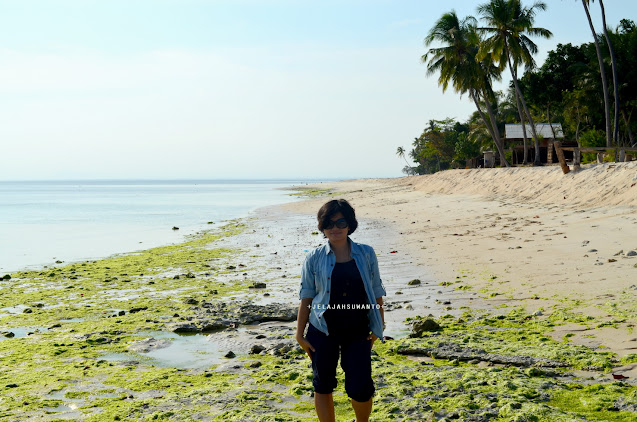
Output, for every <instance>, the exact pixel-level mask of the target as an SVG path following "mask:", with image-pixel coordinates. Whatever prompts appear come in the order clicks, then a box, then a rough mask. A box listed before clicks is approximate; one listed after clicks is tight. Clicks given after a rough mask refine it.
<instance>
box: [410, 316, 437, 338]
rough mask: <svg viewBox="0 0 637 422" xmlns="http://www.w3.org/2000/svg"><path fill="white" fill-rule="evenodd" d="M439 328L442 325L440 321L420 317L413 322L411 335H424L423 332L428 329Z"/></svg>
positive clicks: (434, 329)
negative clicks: (439, 323)
mask: <svg viewBox="0 0 637 422" xmlns="http://www.w3.org/2000/svg"><path fill="white" fill-rule="evenodd" d="M439 329H440V325H438V323H437V322H436V321H434V320H433V319H431V318H427V319H419V320H417V321H415V322H414V323H413V324H412V326H411V333H410V334H409V337H413V338H418V337H422V335H423V333H424V332H426V331H438V330H439Z"/></svg>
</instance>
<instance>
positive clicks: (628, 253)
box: [626, 251, 637, 256]
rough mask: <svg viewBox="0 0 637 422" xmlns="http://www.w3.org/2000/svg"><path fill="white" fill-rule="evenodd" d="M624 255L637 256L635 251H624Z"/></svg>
mask: <svg viewBox="0 0 637 422" xmlns="http://www.w3.org/2000/svg"><path fill="white" fill-rule="evenodd" d="M626 256H637V251H628V252H626Z"/></svg>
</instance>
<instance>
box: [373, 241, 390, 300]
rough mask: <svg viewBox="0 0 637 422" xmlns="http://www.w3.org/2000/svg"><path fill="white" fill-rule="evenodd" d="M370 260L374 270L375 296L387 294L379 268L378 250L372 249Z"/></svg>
mask: <svg viewBox="0 0 637 422" xmlns="http://www.w3.org/2000/svg"><path fill="white" fill-rule="evenodd" d="M370 261H371V271H372V290H373V292H374V297H375V298H376V299H378V298H379V297H383V296H385V295H386V294H387V292H386V291H385V287H384V286H383V282H382V280H381V279H380V271H379V270H378V258H377V257H376V252H374V251H372V253H371V256H370Z"/></svg>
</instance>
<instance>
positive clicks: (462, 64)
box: [421, 11, 509, 167]
mask: <svg viewBox="0 0 637 422" xmlns="http://www.w3.org/2000/svg"><path fill="white" fill-rule="evenodd" d="M476 23H477V21H476V19H475V18H473V17H471V16H469V17H466V18H465V19H462V20H460V19H459V18H458V16H457V15H456V12H455V11H451V12H449V13H445V14H444V15H443V16H442V17H441V18H440V19H439V20H438V21H437V22H436V23H435V25H434V27H433V28H432V29H431V30H430V31H429V34H428V35H427V37H426V38H425V45H427V46H429V45H431V44H432V43H434V42H437V43H441V44H442V47H438V48H430V49H429V50H428V51H427V53H426V54H424V55H423V56H422V58H421V59H422V62H423V63H427V75H432V74H434V73H436V72H440V76H439V78H438V85H440V86H442V92H445V91H446V90H447V88H448V86H449V84H450V83H451V84H452V86H453V88H454V90H455V91H457V92H459V93H460V94H464V93H467V92H468V93H469V96H470V97H471V99H472V100H473V102H474V104H475V105H476V108H477V109H478V112H479V113H480V116H481V117H482V119H483V121H484V124H485V126H486V127H487V130H488V131H489V133H490V134H491V137H492V138H493V140H494V142H495V144H496V148H497V149H498V152H499V154H500V160H501V162H502V164H503V165H506V166H507V167H508V166H509V163H508V162H507V160H506V158H505V155H504V147H503V144H502V141H501V139H500V132H499V130H498V126H497V122H496V119H495V114H494V112H493V103H494V101H493V100H492V99H493V98H494V97H495V96H494V95H493V91H492V89H491V80H492V79H494V78H498V77H499V73H498V72H497V71H495V69H494V67H493V66H492V65H491V62H490V61H488V60H486V61H484V62H482V63H480V62H478V61H477V60H476V54H477V52H478V47H479V36H478V34H477V32H476V30H475V28H476ZM481 100H484V102H485V104H486V109H487V113H488V115H489V120H487V118H486V116H485V114H484V112H483V111H482V108H481V106H480V103H481Z"/></svg>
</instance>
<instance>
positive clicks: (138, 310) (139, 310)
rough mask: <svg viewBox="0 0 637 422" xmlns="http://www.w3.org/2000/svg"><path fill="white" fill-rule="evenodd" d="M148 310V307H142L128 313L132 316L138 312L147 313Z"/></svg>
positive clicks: (131, 309)
mask: <svg viewBox="0 0 637 422" xmlns="http://www.w3.org/2000/svg"><path fill="white" fill-rule="evenodd" d="M147 309H148V306H141V307H139V308H130V310H129V311H128V312H129V313H131V314H134V313H137V312H141V311H145V310H147Z"/></svg>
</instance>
